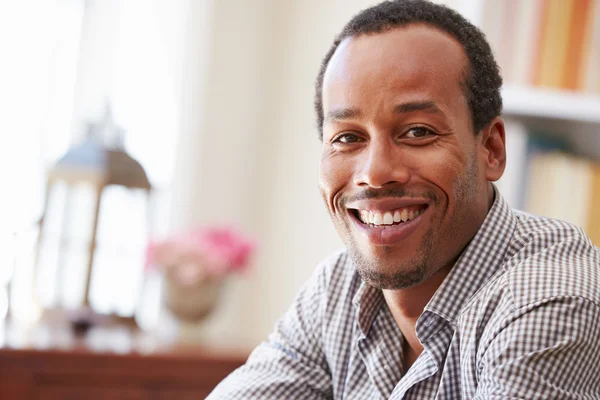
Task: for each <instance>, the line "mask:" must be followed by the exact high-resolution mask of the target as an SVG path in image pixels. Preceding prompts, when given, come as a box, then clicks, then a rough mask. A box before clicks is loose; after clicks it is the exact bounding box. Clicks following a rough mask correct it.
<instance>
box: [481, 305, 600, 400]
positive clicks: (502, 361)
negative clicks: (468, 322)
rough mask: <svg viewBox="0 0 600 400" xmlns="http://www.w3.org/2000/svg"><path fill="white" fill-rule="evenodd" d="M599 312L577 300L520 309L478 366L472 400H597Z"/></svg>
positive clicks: (599, 383) (599, 395)
mask: <svg viewBox="0 0 600 400" xmlns="http://www.w3.org/2000/svg"><path fill="white" fill-rule="evenodd" d="M599 335H600V309H599V307H598V305H597V304H596V303H595V302H593V301H591V300H588V299H584V298H581V297H570V296H569V297H558V298H553V299H550V300H545V301H543V302H540V303H539V304H535V305H532V306H530V307H525V308H524V309H523V310H519V311H518V312H517V313H514V317H513V318H512V319H510V320H508V321H507V322H506V324H505V325H504V326H503V327H501V328H500V329H498V332H496V335H495V337H494V339H493V341H492V342H491V343H490V345H489V346H488V347H487V348H486V349H485V352H484V353H483V355H482V356H481V358H480V360H481V362H480V363H479V368H478V369H479V371H480V375H479V383H478V387H477V392H476V396H475V399H478V400H481V399H488V400H489V399H509V398H511V399H583V398H586V399H592V398H594V399H597V398H600V380H599V379H598V375H599V373H600V340H598V337H599Z"/></svg>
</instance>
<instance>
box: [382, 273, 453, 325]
mask: <svg viewBox="0 0 600 400" xmlns="http://www.w3.org/2000/svg"><path fill="white" fill-rule="evenodd" d="M452 265H453V263H452V264H450V265H448V266H447V267H444V268H441V269H439V270H438V271H437V272H436V273H435V274H434V275H432V276H431V277H429V279H427V280H426V281H424V282H421V283H420V284H418V285H416V286H412V287H409V288H406V289H398V290H387V289H384V290H383V297H384V298H385V302H386V303H387V305H388V307H389V309H390V311H391V312H392V315H393V317H394V319H395V320H396V323H397V324H398V325H400V323H399V320H402V321H403V323H402V325H405V324H406V321H412V325H413V326H414V324H416V322H417V319H418V318H419V316H420V315H421V314H422V313H423V309H424V308H425V306H426V305H427V303H428V302H429V300H431V298H432V297H433V295H434V293H435V291H436V290H437V289H438V288H439V287H440V285H441V284H442V282H443V281H444V279H445V278H446V276H447V275H448V273H450V269H451V268H452Z"/></svg>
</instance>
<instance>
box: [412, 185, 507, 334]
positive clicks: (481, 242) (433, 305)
mask: <svg viewBox="0 0 600 400" xmlns="http://www.w3.org/2000/svg"><path fill="white" fill-rule="evenodd" d="M494 193H495V199H494V204H493V205H492V208H491V209H490V211H489V212H488V214H487V216H486V218H485V220H484V221H483V224H482V225H481V227H480V228H479V231H478V232H477V233H476V234H475V236H474V237H473V239H472V240H471V242H470V243H469V244H468V245H467V247H466V248H465V250H464V251H463V253H462V254H461V256H460V257H459V259H458V261H457V262H456V263H455V264H454V266H453V267H452V269H451V271H450V273H449V274H448V276H447V277H446V279H444V281H443V282H442V284H441V285H440V287H439V288H438V290H437V291H436V292H435V294H434V295H433V297H432V298H431V300H430V301H429V303H428V304H427V305H426V306H425V310H424V313H423V315H422V317H423V316H426V315H429V313H433V314H435V315H437V316H439V317H442V318H443V319H445V320H446V321H447V322H449V323H450V324H451V325H452V326H455V323H456V319H457V317H458V316H459V314H460V312H461V310H462V309H463V307H464V306H465V305H466V304H467V302H468V301H469V300H470V299H471V298H472V297H473V296H474V295H475V293H477V291H479V289H481V288H482V287H483V286H484V285H485V284H486V283H487V282H488V281H489V280H490V279H491V278H492V277H493V276H494V275H495V274H496V273H497V272H498V271H499V270H501V269H502V265H503V264H504V258H505V255H506V252H507V250H508V246H509V244H510V241H511V238H512V236H513V233H514V230H515V228H516V226H517V218H516V216H515V215H514V214H513V212H512V210H511V208H510V207H509V206H508V203H507V202H506V201H505V200H504V198H503V197H502V195H501V194H500V193H499V192H498V189H497V188H496V187H495V186H494ZM418 332H419V322H417V334H418Z"/></svg>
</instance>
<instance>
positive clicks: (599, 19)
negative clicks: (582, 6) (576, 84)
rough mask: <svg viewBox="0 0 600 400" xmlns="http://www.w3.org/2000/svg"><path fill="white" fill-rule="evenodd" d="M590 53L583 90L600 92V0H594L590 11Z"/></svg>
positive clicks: (585, 68)
mask: <svg viewBox="0 0 600 400" xmlns="http://www.w3.org/2000/svg"><path fill="white" fill-rule="evenodd" d="M590 18H591V23H590V29H589V30H588V32H589V33H588V34H589V37H586V39H585V40H589V53H588V54H587V61H584V62H586V65H585V67H584V72H583V74H584V77H585V78H584V79H583V84H582V85H581V86H582V87H581V88H582V90H583V91H585V92H590V93H600V0H594V3H593V5H592V7H591V12H590Z"/></svg>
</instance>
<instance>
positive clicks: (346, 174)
mask: <svg viewBox="0 0 600 400" xmlns="http://www.w3.org/2000/svg"><path fill="white" fill-rule="evenodd" d="M335 158H336V157H330V156H324V157H323V158H322V159H321V164H320V166H319V189H320V190H321V195H322V196H323V199H324V200H325V203H326V204H327V207H328V208H330V209H331V210H333V209H334V202H333V200H334V198H335V197H336V195H338V194H339V193H340V191H341V190H342V189H343V188H344V187H346V185H348V184H349V183H350V182H351V179H352V169H351V168H349V167H348V166H347V165H346V163H344V162H343V161H342V160H340V159H339V158H337V159H335Z"/></svg>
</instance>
